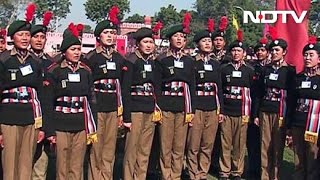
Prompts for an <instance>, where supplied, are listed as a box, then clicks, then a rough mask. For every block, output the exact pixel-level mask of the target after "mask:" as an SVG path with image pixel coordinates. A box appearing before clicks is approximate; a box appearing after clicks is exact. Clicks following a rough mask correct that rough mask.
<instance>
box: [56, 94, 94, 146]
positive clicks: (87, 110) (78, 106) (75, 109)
mask: <svg viewBox="0 0 320 180" xmlns="http://www.w3.org/2000/svg"><path fill="white" fill-rule="evenodd" d="M56 102H57V103H58V104H59V103H67V104H66V105H65V106H60V105H58V106H56V107H55V111H57V112H62V113H65V114H69V113H83V114H84V121H85V122H84V123H85V130H86V133H87V144H92V143H94V142H97V141H98V137H97V126H96V123H95V121H94V118H93V114H92V111H91V107H90V104H89V102H88V99H87V97H86V96H63V97H59V98H57V100H56Z"/></svg>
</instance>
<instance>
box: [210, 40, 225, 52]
mask: <svg viewBox="0 0 320 180" xmlns="http://www.w3.org/2000/svg"><path fill="white" fill-rule="evenodd" d="M225 45H226V42H225V41H224V39H223V37H215V38H214V39H213V47H214V49H215V50H218V51H220V50H222V49H223V48H224V46H225Z"/></svg>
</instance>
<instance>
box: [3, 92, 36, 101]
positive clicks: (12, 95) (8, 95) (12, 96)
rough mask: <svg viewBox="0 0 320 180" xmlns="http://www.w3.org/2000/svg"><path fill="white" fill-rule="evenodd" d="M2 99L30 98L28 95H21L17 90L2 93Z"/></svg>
mask: <svg viewBox="0 0 320 180" xmlns="http://www.w3.org/2000/svg"><path fill="white" fill-rule="evenodd" d="M1 98H2V99H17V100H30V99H31V97H30V96H29V94H28V95H22V94H21V93H19V92H14V93H4V94H2V95H1Z"/></svg>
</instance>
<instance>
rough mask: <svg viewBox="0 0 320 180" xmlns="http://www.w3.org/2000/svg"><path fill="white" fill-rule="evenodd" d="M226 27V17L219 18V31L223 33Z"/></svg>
mask: <svg viewBox="0 0 320 180" xmlns="http://www.w3.org/2000/svg"><path fill="white" fill-rule="evenodd" d="M227 26H228V18H227V16H222V17H221V18H220V24H219V30H220V31H225V30H226V29H227Z"/></svg>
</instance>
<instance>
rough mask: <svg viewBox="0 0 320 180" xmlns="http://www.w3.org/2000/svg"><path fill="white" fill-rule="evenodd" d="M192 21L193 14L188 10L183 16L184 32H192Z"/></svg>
mask: <svg viewBox="0 0 320 180" xmlns="http://www.w3.org/2000/svg"><path fill="white" fill-rule="evenodd" d="M190 22H191V14H190V13H189V12H186V13H185V14H184V17H183V22H182V26H183V32H184V33H186V34H189V33H190Z"/></svg>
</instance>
